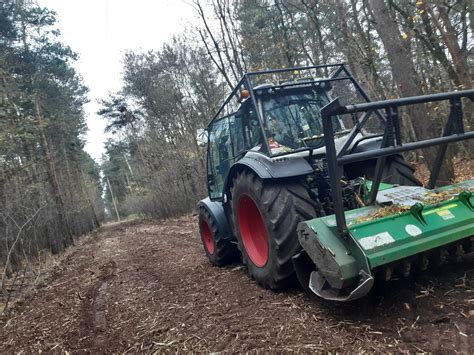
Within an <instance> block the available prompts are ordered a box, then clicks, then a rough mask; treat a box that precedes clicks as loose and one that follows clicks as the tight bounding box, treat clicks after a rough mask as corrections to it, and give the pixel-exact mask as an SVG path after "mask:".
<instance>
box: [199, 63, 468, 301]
mask: <svg viewBox="0 0 474 355" xmlns="http://www.w3.org/2000/svg"><path fill="white" fill-rule="evenodd" d="M344 85H345V86H344ZM337 95H340V97H336V98H335V99H332V97H335V96H337ZM473 99H474V90H465V91H457V92H450V93H441V94H433V95H425V96H416V97H408V98H401V99H394V100H384V101H376V102H371V101H370V99H369V97H368V96H367V94H366V93H365V92H364V90H363V89H362V87H361V86H360V85H359V84H358V83H357V81H356V80H355V79H354V78H353V77H352V75H351V74H350V72H349V71H348V70H347V68H346V67H345V65H344V64H334V65H320V66H312V67H304V68H291V69H277V70H268V71H261V72H256V73H248V74H246V75H245V76H244V77H243V78H242V80H241V81H240V82H239V84H238V85H237V86H236V87H235V89H234V91H233V92H232V94H231V95H230V96H229V97H228V99H227V100H226V101H225V103H224V104H223V106H222V107H221V109H220V110H219V111H218V113H217V114H216V116H215V117H214V119H213V120H212V121H211V123H210V124H209V127H208V129H207V132H208V141H207V149H208V154H207V166H208V189H209V197H207V198H206V199H204V200H201V201H200V202H199V203H198V211H199V226H200V232H201V238H202V241H203V246H204V250H205V252H206V255H207V256H208V258H209V260H210V261H211V263H212V264H214V265H218V266H221V265H225V264H228V263H230V262H234V261H236V260H238V259H239V258H241V260H242V261H243V263H244V264H245V265H246V266H247V268H248V271H249V274H250V275H251V277H253V278H254V279H255V280H256V281H257V282H258V283H259V284H261V285H262V286H264V287H268V288H271V289H280V288H285V287H288V286H291V285H294V281H295V280H298V281H299V282H300V283H301V285H302V286H303V287H304V288H305V289H307V290H311V291H312V292H314V293H315V294H316V295H318V296H320V297H322V298H324V299H328V300H335V301H349V300H354V299H358V298H361V297H363V296H364V295H366V294H367V293H368V292H369V291H370V289H371V288H372V286H373V283H374V280H375V279H384V280H389V279H390V278H391V277H392V276H393V275H400V276H407V275H409V274H410V273H411V272H412V271H413V270H424V269H426V268H427V267H428V265H432V264H437V265H440V264H442V263H444V262H445V261H447V260H448V259H452V258H461V257H462V255H463V254H465V253H469V252H471V251H472V250H473V236H474V197H473V191H474V180H469V181H463V182H461V183H457V184H453V185H448V186H442V187H436V186H437V180H438V175H439V172H440V169H441V165H442V162H443V160H444V156H445V153H446V149H447V146H448V144H450V143H453V142H458V141H462V140H467V139H471V138H474V132H465V129H464V123H463V113H462V104H463V100H471V101H472V100H473ZM343 101H345V103H342V102H343ZM443 101H444V102H449V105H450V113H449V116H448V117H447V119H446V126H445V128H444V130H443V135H442V137H438V138H433V139H427V140H423V141H417V142H403V141H402V133H401V132H402V130H401V127H400V114H399V111H400V108H403V107H404V106H408V105H420V104H425V103H432V102H443ZM347 102H349V104H347ZM435 146H436V147H437V150H436V153H435V158H434V162H433V164H432V168H431V176H430V179H429V182H428V184H427V186H425V187H423V186H421V184H420V183H419V182H418V180H417V179H416V178H415V177H414V175H413V169H412V168H411V167H410V166H409V165H408V164H407V163H406V162H405V161H404V159H403V157H402V155H401V154H402V153H404V152H407V151H412V150H418V149H422V150H425V151H426V150H427V149H434V148H432V147H435Z"/></svg>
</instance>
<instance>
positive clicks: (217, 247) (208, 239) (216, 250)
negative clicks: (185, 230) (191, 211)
mask: <svg viewBox="0 0 474 355" xmlns="http://www.w3.org/2000/svg"><path fill="white" fill-rule="evenodd" d="M199 232H200V234H201V241H202V244H203V247H204V251H205V252H206V255H207V258H208V259H209V261H210V262H211V264H213V265H216V266H224V265H227V264H230V263H232V262H234V261H237V260H238V259H239V251H238V250H237V246H236V244H235V243H232V242H231V240H229V238H224V237H226V236H224V235H222V233H221V231H220V230H219V226H218V224H217V222H216V221H215V220H214V218H213V217H212V215H211V214H210V213H209V212H208V211H207V210H206V208H204V207H200V208H199Z"/></svg>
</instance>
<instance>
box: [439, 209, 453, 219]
mask: <svg viewBox="0 0 474 355" xmlns="http://www.w3.org/2000/svg"><path fill="white" fill-rule="evenodd" d="M436 214H437V215H438V216H440V217H441V218H442V219H444V220H446V219H451V218H454V215H453V213H452V212H451V211H450V210H443V211H439V212H436Z"/></svg>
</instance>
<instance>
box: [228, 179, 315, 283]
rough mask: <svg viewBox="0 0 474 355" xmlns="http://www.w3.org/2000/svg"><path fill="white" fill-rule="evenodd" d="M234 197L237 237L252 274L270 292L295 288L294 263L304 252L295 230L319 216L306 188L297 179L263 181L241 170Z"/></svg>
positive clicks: (232, 190) (233, 212) (233, 213)
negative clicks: (293, 258)
mask: <svg viewBox="0 0 474 355" xmlns="http://www.w3.org/2000/svg"><path fill="white" fill-rule="evenodd" d="M231 196H232V197H231V198H232V200H231V208H232V218H233V225H234V228H235V232H236V233H235V235H236V236H237V241H238V246H239V249H240V251H241V252H242V261H243V263H244V264H245V265H246V266H247V268H248V271H249V274H250V275H251V276H252V277H253V278H254V279H255V280H256V281H257V282H258V283H259V284H261V285H262V286H264V287H267V288H271V289H282V288H286V287H289V286H292V285H296V282H295V281H296V277H295V271H294V267H293V263H292V260H291V258H292V257H293V256H294V255H295V254H296V253H297V252H298V251H300V250H301V246H300V244H299V241H298V236H297V232H296V227H297V225H298V223H299V222H301V221H305V220H308V219H312V218H314V217H315V216H316V212H315V209H314V202H313V201H312V200H311V198H310V197H309V193H308V190H307V188H306V187H305V186H304V184H303V183H300V182H297V181H296V180H292V181H287V180H284V181H283V180H282V181H274V180H272V181H270V180H269V181H262V180H261V179H260V178H258V177H257V176H256V175H255V174H253V173H250V172H247V171H241V172H239V173H238V174H237V176H236V177H235V178H234V180H233V186H232V188H231Z"/></svg>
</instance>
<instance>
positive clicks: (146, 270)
mask: <svg viewBox="0 0 474 355" xmlns="http://www.w3.org/2000/svg"><path fill="white" fill-rule="evenodd" d="M473 274H474V262H473V258H472V257H467V258H466V259H465V260H464V262H462V263H460V264H455V265H447V266H446V267H444V268H443V269H441V270H438V271H431V272H427V273H423V274H420V275H415V276H412V277H410V278H408V279H404V280H399V281H395V282H390V283H383V284H378V285H377V286H376V287H375V289H374V291H373V292H372V293H371V294H370V295H369V296H368V297H366V298H365V299H363V300H359V301H357V302H354V303H350V304H334V303H330V302H324V301H321V300H318V299H316V298H314V297H311V296H308V295H306V294H304V293H303V292H302V291H301V290H289V291H285V292H279V293H274V292H271V291H268V290H265V289H262V288H260V287H259V286H257V285H256V283H255V282H253V281H252V280H251V279H250V278H249V277H248V275H247V272H246V270H245V268H243V267H242V265H240V264H234V265H231V266H228V267H225V268H216V267H212V266H211V265H210V264H209V263H208V262H207V259H206V258H205V255H204V252H203V250H202V247H201V244H200V240H199V236H198V231H197V228H196V221H195V218H194V217H191V216H187V217H183V218H179V219H172V220H167V221H164V222H132V223H125V224H119V225H112V226H106V227H104V228H102V229H101V230H100V231H98V232H96V233H94V234H93V235H91V236H89V237H87V239H86V242H85V243H83V244H82V245H81V246H80V247H77V248H76V249H75V251H74V252H73V253H72V254H71V255H69V256H68V257H65V258H63V259H62V261H61V262H60V264H59V266H57V267H56V269H55V270H54V273H53V275H52V276H51V277H50V278H49V280H48V282H46V283H45V284H44V285H42V286H41V287H39V288H38V289H37V290H36V292H35V293H32V294H30V295H28V296H26V298H25V299H24V300H22V301H20V302H18V303H17V304H16V306H15V307H14V308H12V309H11V311H10V313H9V314H8V315H7V316H5V317H3V318H1V319H0V322H1V323H0V352H1V353H5V352H8V353H11V352H21V351H23V352H25V353H31V352H38V351H40V350H41V351H49V352H58V353H60V352H64V351H68V352H74V353H104V352H113V353H125V352H137V351H144V352H163V351H173V352H175V351H189V350H194V351H205V352H210V351H231V352H242V351H255V350H263V351H279V352H290V351H302V352H314V351H318V350H324V351H331V352H335V351H345V352H354V351H371V352H373V351H384V352H385V351H390V352H394V351H402V352H403V351H405V352H408V351H412V352H420V351H431V352H435V353H436V352H437V353H446V352H459V353H469V352H470V350H471V351H472V349H473V345H474V344H473V341H472V336H473V330H474V311H473V305H474V288H473V279H472V276H473Z"/></svg>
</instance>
